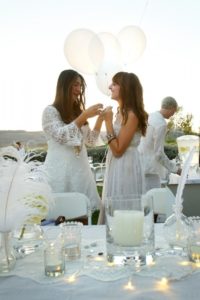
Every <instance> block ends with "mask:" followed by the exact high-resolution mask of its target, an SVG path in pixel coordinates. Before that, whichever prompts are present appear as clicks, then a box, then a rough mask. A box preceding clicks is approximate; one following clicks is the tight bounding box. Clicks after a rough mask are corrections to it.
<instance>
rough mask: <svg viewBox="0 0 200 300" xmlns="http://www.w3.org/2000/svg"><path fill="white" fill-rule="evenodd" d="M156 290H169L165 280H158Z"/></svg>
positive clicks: (167, 282)
mask: <svg viewBox="0 0 200 300" xmlns="http://www.w3.org/2000/svg"><path fill="white" fill-rule="evenodd" d="M156 288H157V290H159V291H167V290H169V281H168V279H167V278H165V277H163V278H162V279H161V280H159V281H158V282H157V284H156Z"/></svg>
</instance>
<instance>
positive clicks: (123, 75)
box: [112, 72, 148, 135]
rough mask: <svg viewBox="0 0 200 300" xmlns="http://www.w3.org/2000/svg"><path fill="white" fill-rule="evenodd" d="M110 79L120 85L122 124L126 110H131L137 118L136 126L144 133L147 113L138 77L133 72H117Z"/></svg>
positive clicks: (125, 117)
mask: <svg viewBox="0 0 200 300" xmlns="http://www.w3.org/2000/svg"><path fill="white" fill-rule="evenodd" d="M112 81H113V82H114V83H116V84H118V85H119V86H120V99H121V100H122V106H121V107H120V111H121V114H122V117H123V124H126V122H127V119H128V111H130V110H131V111H133V112H134V114H135V115H136V117H137V118H138V128H139V130H140V131H141V133H142V135H145V134H146V129H147V120H148V114H147V112H146V111H145V110H144V102H143V88H142V85H141V83H140V81H139V79H138V77H137V76H136V75H135V74H133V73H128V72H118V73H117V74H115V75H114V77H113V79H112Z"/></svg>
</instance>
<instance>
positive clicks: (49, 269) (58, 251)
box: [44, 243, 65, 277]
mask: <svg viewBox="0 0 200 300" xmlns="http://www.w3.org/2000/svg"><path fill="white" fill-rule="evenodd" d="M44 269H45V275H46V276H48V277H59V276H61V275H63V274H64V273H65V253H64V248H63V247H62V246H61V245H58V244H56V243H49V244H48V246H47V245H46V248H45V249H44Z"/></svg>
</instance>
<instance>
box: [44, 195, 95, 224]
mask: <svg viewBox="0 0 200 300" xmlns="http://www.w3.org/2000/svg"><path fill="white" fill-rule="evenodd" d="M53 197H54V200H55V205H54V206H53V207H52V208H51V209H50V210H49V212H48V216H47V219H57V218H58V217H59V216H64V217H65V218H66V220H69V219H75V218H79V217H83V216H86V217H87V219H88V225H91V223H92V222H91V205H90V200H89V198H88V197H87V196H86V195H84V194H82V193H76V192H73V193H53Z"/></svg>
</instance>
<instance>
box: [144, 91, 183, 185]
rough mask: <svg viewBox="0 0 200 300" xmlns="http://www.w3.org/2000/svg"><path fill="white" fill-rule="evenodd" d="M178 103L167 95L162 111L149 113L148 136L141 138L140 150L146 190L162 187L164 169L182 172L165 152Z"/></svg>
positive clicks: (163, 101) (171, 171)
mask: <svg viewBox="0 0 200 300" xmlns="http://www.w3.org/2000/svg"><path fill="white" fill-rule="evenodd" d="M177 108H178V104H177V102H176V100H175V99H174V98H172V97H165V98H164V99H163V100H162V103H161V109H160V111H156V112H153V113H151V114H149V117H148V127H147V132H146V136H145V137H142V138H141V141H140V144H139V146H138V150H139V152H140V153H141V155H142V161H143V167H144V172H145V180H146V191H148V190H150V189H152V188H159V187H161V177H162V174H163V169H165V170H168V171H169V172H170V173H176V174H178V175H180V174H181V169H180V168H179V167H178V166H176V163H175V162H174V161H172V160H170V159H169V158H168V157H167V155H166V154H165V152H164V143H165V136H166V132H167V122H166V120H165V119H169V118H170V117H172V116H173V115H174V114H175V112H176V111H177Z"/></svg>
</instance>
